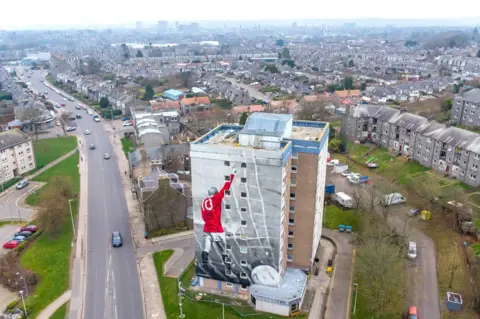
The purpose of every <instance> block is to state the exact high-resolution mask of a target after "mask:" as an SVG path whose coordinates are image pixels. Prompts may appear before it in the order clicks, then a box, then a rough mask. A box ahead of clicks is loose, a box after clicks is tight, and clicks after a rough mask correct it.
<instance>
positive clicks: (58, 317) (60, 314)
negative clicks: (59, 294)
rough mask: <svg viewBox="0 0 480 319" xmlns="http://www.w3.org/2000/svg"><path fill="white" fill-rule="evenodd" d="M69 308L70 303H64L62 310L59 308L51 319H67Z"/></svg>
mask: <svg viewBox="0 0 480 319" xmlns="http://www.w3.org/2000/svg"><path fill="white" fill-rule="evenodd" d="M67 307H68V302H66V303H64V304H63V305H62V306H61V307H60V308H58V309H57V311H55V312H54V313H53V315H52V316H51V317H50V318H49V319H65V318H66V316H67Z"/></svg>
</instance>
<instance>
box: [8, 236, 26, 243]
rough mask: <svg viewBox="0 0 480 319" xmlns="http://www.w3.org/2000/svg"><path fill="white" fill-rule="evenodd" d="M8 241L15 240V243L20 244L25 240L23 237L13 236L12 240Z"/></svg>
mask: <svg viewBox="0 0 480 319" xmlns="http://www.w3.org/2000/svg"><path fill="white" fill-rule="evenodd" d="M10 240H15V241H18V242H20V243H21V242H22V241H24V240H25V237H23V236H13V237H12V239H10Z"/></svg>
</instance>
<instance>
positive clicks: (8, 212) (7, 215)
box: [0, 182, 41, 220]
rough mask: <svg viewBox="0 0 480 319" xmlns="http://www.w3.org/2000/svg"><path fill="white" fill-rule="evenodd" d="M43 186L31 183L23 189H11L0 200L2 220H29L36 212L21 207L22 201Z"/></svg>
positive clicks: (0, 218)
mask: <svg viewBox="0 0 480 319" xmlns="http://www.w3.org/2000/svg"><path fill="white" fill-rule="evenodd" d="M40 185H41V184H39V183H36V182H30V184H29V185H28V186H27V187H25V188H23V189H15V188H13V189H11V190H9V191H7V192H8V193H7V194H5V195H3V196H2V197H1V198H0V220H9V219H11V218H13V219H28V218H29V217H30V216H31V215H32V214H33V213H34V211H33V210H31V209H27V208H22V207H20V206H19V202H20V201H21V200H25V198H24V197H27V196H28V194H29V193H31V192H32V191H35V190H36V189H38V188H39V186H40Z"/></svg>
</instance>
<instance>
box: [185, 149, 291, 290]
mask: <svg viewBox="0 0 480 319" xmlns="http://www.w3.org/2000/svg"><path fill="white" fill-rule="evenodd" d="M281 156H282V153H281V151H278V152H275V151H270V152H267V151H264V150H253V149H246V148H236V147H224V146H220V145H204V144H192V151H191V165H192V193H193V215H194V223H195V238H196V244H195V256H196V260H197V275H199V276H202V277H210V278H214V279H219V280H222V281H229V282H232V283H239V284H245V285H250V284H251V283H253V282H255V283H261V282H260V281H258V280H257V279H255V278H252V270H254V269H255V268H257V267H258V266H263V265H266V266H267V267H260V268H258V269H257V270H255V272H256V271H259V270H261V271H264V272H268V273H269V274H272V276H275V277H278V275H279V274H280V273H282V272H283V270H282V265H281V263H280V238H281V194H282V169H283V167H282V160H281ZM225 161H229V166H226V165H225V164H226V163H225ZM242 163H244V164H245V165H246V167H242ZM234 167H235V168H236V169H237V175H236V177H235V179H234V181H233V184H232V187H231V192H230V195H228V194H227V196H225V198H224V201H223V207H222V217H221V221H222V225H223V229H224V234H225V237H226V240H225V244H226V245H227V248H229V250H228V258H229V259H231V264H228V263H224V261H223V259H222V256H221V249H220V248H219V247H218V246H217V245H216V244H213V245H212V250H211V252H210V254H209V264H208V267H205V266H204V265H203V263H202V252H203V250H204V247H205V238H204V232H203V227H204V221H203V219H202V215H201V209H200V205H201V203H202V201H203V200H204V199H205V198H206V197H207V196H208V194H207V191H208V189H209V188H210V187H212V186H215V187H217V188H218V189H219V190H220V189H221V188H222V186H223V184H224V182H225V176H228V175H229V174H230V173H231V172H232V170H233V168H234ZM242 178H246V180H245V181H244V182H242ZM242 193H245V195H246V198H243V197H242ZM227 205H229V206H227ZM242 223H245V224H244V225H242ZM243 249H246V251H245V250H243ZM230 271H231V273H230ZM242 274H243V276H244V277H245V278H241V277H242V276H241V275H242ZM259 278H260V277H259Z"/></svg>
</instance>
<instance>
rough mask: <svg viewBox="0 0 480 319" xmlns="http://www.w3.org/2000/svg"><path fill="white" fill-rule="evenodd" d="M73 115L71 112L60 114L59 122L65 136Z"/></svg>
mask: <svg viewBox="0 0 480 319" xmlns="http://www.w3.org/2000/svg"><path fill="white" fill-rule="evenodd" d="M70 115H71V113H70V112H68V113H67V112H63V113H62V114H60V119H59V122H60V125H61V126H62V130H63V135H67V127H68V123H69V122H70V120H69V119H68V118H69V117H70Z"/></svg>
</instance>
